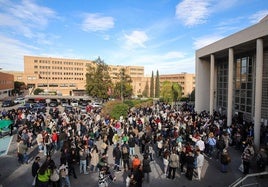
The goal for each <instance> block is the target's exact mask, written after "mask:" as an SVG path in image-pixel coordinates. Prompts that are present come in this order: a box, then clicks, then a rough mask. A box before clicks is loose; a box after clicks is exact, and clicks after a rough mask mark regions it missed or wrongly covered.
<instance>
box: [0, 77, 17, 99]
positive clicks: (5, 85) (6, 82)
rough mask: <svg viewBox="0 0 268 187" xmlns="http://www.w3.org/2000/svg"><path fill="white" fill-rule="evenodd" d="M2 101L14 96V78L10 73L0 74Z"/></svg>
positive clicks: (0, 95)
mask: <svg viewBox="0 0 268 187" xmlns="http://www.w3.org/2000/svg"><path fill="white" fill-rule="evenodd" d="M0 77H1V78H0V100H2V99H5V98H7V97H9V96H12V90H13V89H14V76H13V75H12V74H9V73H4V72H0Z"/></svg>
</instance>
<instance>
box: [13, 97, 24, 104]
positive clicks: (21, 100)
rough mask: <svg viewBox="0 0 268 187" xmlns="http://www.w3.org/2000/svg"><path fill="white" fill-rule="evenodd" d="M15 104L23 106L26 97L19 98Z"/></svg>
mask: <svg viewBox="0 0 268 187" xmlns="http://www.w3.org/2000/svg"><path fill="white" fill-rule="evenodd" d="M14 103H15V104H22V103H25V98H24V97H18V98H16V99H15V100H14Z"/></svg>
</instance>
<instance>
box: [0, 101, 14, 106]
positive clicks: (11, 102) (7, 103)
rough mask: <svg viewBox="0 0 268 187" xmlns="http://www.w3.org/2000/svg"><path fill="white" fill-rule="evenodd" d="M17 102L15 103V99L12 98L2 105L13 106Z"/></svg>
mask: <svg viewBox="0 0 268 187" xmlns="http://www.w3.org/2000/svg"><path fill="white" fill-rule="evenodd" d="M15 104H16V103H14V101H12V100H5V101H3V103H2V107H11V106H14V105H15Z"/></svg>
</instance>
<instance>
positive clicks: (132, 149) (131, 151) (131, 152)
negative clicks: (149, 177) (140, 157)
mask: <svg viewBox="0 0 268 187" xmlns="http://www.w3.org/2000/svg"><path fill="white" fill-rule="evenodd" d="M129 155H130V156H134V155H135V147H129Z"/></svg>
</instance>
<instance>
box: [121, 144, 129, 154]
mask: <svg viewBox="0 0 268 187" xmlns="http://www.w3.org/2000/svg"><path fill="white" fill-rule="evenodd" d="M122 152H123V153H124V154H126V153H128V149H127V146H125V145H124V146H123V147H122Z"/></svg>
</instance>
